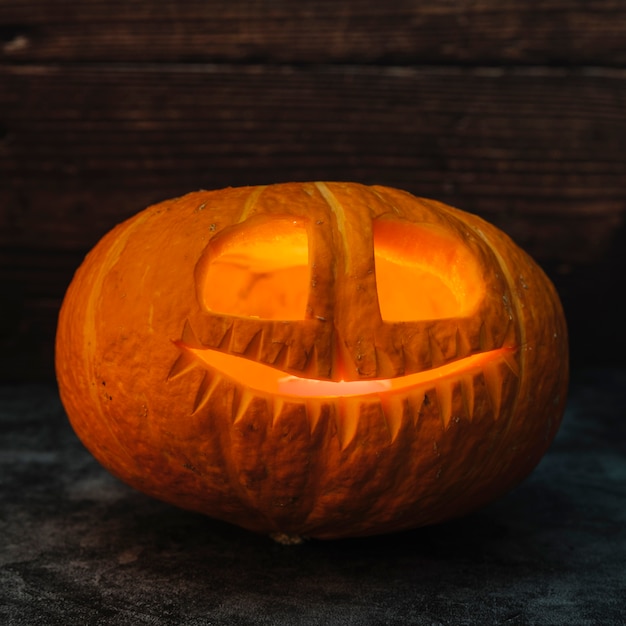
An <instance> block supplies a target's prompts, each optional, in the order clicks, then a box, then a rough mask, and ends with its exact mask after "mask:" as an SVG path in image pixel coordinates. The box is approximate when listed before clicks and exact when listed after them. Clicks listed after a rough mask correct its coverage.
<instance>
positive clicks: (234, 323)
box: [56, 183, 568, 538]
mask: <svg viewBox="0 0 626 626" xmlns="http://www.w3.org/2000/svg"><path fill="white" fill-rule="evenodd" d="M56 349H57V353H56V359H57V360H56V364H57V375H58V382H59V388H60V393H61V397H62V400H63V403H64V405H65V407H66V409H67V412H68V415H69V417H70V420H71V422H72V425H73V427H74V429H75V431H76V432H77V434H78V436H79V437H80V438H81V440H82V441H83V442H84V444H85V445H86V446H87V448H88V449H89V450H90V451H91V452H92V453H93V454H94V455H95V457H96V458H97V459H98V460H99V461H100V462H101V463H102V464H103V465H104V466H105V467H107V468H108V469H109V470H110V471H111V472H112V473H113V474H115V475H116V476H118V477H119V478H121V479H122V480H124V481H126V482H127V483H128V484H130V485H132V486H133V487H135V488H137V489H139V490H141V491H143V492H145V493H147V494H150V495H151V496H154V497H156V498H160V499H163V500H165V501H167V502H170V503H173V504H175V505H178V506H181V507H184V508H186V509H191V510H195V511H200V512H203V513H206V514H208V515H210V516H212V517H215V518H219V519H222V520H226V521H229V522H232V523H235V524H239V525H240V526H243V527H245V528H248V529H251V530H254V531H258V532H263V533H270V534H272V533H274V534H276V533H282V534H284V535H286V536H295V535H298V536H311V537H319V538H333V537H342V536H358V535H368V534H374V533H382V532H389V531H395V530H400V529H405V528H410V527H416V526H419V525H424V524H431V523H435V522H438V521H442V520H445V519H448V518H450V517H453V516H458V515H462V514H465V513H467V512H469V511H471V510H472V509H475V508H476V507H478V506H480V505H483V504H485V503H486V502H488V501H490V500H492V499H493V498H495V497H497V496H499V495H501V494H503V493H504V492H506V491H507V490H509V489H510V488H511V487H513V486H514V485H515V484H517V483H518V482H519V481H521V480H522V479H523V478H524V477H525V476H526V475H527V474H528V473H529V472H530V471H531V470H532V468H533V467H534V466H535V465H536V464H537V463H538V461H539V459H540V458H541V457H542V455H543V454H544V452H545V451H546V449H547V447H548V446H549V444H550V442H551V441H552V439H553V437H554V435H555V433H556V431H557V429H558V426H559V423H560V420H561V416H562V413H563V409H564V403H565V395H566V387H567V378H568V372H567V338H566V326H565V321H564V317H563V313H562V309H561V306H560V303H559V299H558V297H557V295H556V293H555V291H554V288H553V286H552V285H551V283H550V282H549V280H548V279H547V278H546V276H545V275H544V273H543V272H542V271H541V270H540V269H539V267H538V266H537V265H536V264H535V263H534V262H533V261H532V260H531V259H530V258H529V257H528V256H527V255H526V254H525V253H524V252H522V251H521V250H520V249H519V248H518V247H517V246H516V245H515V244H513V242H512V241H511V240H510V239H509V238H508V237H507V236H506V235H505V234H503V233H502V232H501V231H499V230H498V229H497V228H495V227H494V226H492V225H490V224H488V223H487V222H485V221H483V220H482V219H480V218H478V217H476V216H474V215H470V214H467V213H464V212H462V211H459V210H457V209H453V208H451V207H448V206H445V205H443V204H440V203H438V202H434V201H430V200H423V199H418V198H415V197H414V196H412V195H410V194H408V193H405V192H402V191H398V190H394V189H389V188H385V187H365V186H362V185H358V184H351V183H304V184H297V183H289V184H283V185H270V186H266V187H252V188H240V189H224V190H220V191H212V192H205V191H201V192H197V193H191V194H188V195H186V196H184V197H182V198H178V199H175V200H171V201H167V202H164V203H161V204H157V205H155V206H152V207H150V208H148V209H146V210H144V211H142V212H141V213H139V214H138V215H136V216H135V217H133V218H131V219H129V220H128V221H126V222H124V223H123V224H120V225H119V226H117V227H116V228H115V229H114V230H112V231H111V232H110V233H109V234H108V235H106V236H105V237H104V238H103V239H102V241H100V243H99V244H98V245H97V246H96V247H95V248H94V249H93V251H92V252H91V253H90V254H89V255H88V256H87V258H86V259H85V261H84V263H83V265H82V266H81V267H80V268H79V270H78V271H77V273H76V276H75V278H74V280H73V281H72V284H71V285H70V287H69V289H68V292H67V295H66V298H65V301H64V304H63V307H62V310H61V314H60V318H59V326H58V334H57V346H56Z"/></svg>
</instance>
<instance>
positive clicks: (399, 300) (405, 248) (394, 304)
mask: <svg viewBox="0 0 626 626" xmlns="http://www.w3.org/2000/svg"><path fill="white" fill-rule="evenodd" d="M373 230H374V257H375V263H376V288H377V291H378V302H379V307H380V313H381V316H382V319H383V320H384V321H389V322H398V321H417V320H429V319H443V318H455V317H464V316H467V315H469V314H471V313H472V311H474V310H475V309H476V307H477V306H478V305H479V304H480V302H481V301H482V299H483V297H484V294H485V284H484V280H483V278H482V276H481V271H480V264H479V263H478V261H477V259H476V257H475V256H474V253H473V252H472V250H471V249H470V248H469V247H468V246H467V244H466V243H465V242H464V241H463V240H462V239H461V238H460V237H458V236H456V235H454V234H451V233H450V232H448V231H447V230H444V229H443V228H442V227H439V226H437V225H435V224H414V223H407V222H401V221H397V220H389V219H378V220H374V223H373Z"/></svg>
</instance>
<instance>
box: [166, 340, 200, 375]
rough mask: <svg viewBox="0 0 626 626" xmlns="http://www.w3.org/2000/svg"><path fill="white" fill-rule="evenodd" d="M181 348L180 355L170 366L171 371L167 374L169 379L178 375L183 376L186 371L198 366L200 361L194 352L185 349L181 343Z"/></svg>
mask: <svg viewBox="0 0 626 626" xmlns="http://www.w3.org/2000/svg"><path fill="white" fill-rule="evenodd" d="M179 347H180V348H181V353H180V354H179V355H178V358H177V359H176V360H175V361H174V364H173V365H172V367H171V368H170V371H169V372H168V374H167V380H172V379H173V378H176V377H178V376H181V375H182V374H184V373H185V372H188V371H189V370H191V369H193V368H194V367H196V366H197V364H198V361H197V359H196V357H195V356H194V355H193V353H192V352H189V351H188V350H185V349H184V347H183V346H182V345H179Z"/></svg>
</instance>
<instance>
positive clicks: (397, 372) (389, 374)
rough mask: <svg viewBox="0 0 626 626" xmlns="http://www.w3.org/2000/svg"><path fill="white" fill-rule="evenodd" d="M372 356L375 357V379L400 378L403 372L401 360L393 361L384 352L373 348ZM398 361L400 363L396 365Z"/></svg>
mask: <svg viewBox="0 0 626 626" xmlns="http://www.w3.org/2000/svg"><path fill="white" fill-rule="evenodd" d="M374 354H375V357H376V374H375V376H376V378H394V377H396V376H402V375H403V374H404V370H403V369H402V368H403V366H404V361H403V359H402V358H401V359H395V362H394V359H393V358H392V357H391V356H389V353H388V352H387V351H386V350H383V349H380V348H376V347H374ZM401 356H402V355H401ZM398 360H399V361H400V363H399V364H398Z"/></svg>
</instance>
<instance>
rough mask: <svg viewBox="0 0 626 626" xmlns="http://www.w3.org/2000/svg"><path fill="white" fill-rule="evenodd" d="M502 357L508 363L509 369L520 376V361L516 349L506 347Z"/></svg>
mask: <svg viewBox="0 0 626 626" xmlns="http://www.w3.org/2000/svg"><path fill="white" fill-rule="evenodd" d="M502 358H503V360H504V362H505V363H506V364H507V366H508V367H509V369H510V370H511V371H512V372H513V374H515V376H516V377H517V378H519V375H520V371H519V363H518V361H517V356H516V353H515V351H513V350H507V349H506V348H505V349H504V351H503V353H502Z"/></svg>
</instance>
